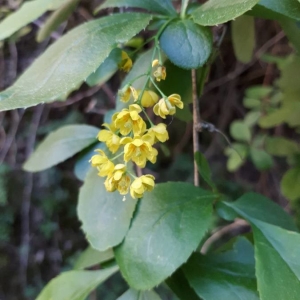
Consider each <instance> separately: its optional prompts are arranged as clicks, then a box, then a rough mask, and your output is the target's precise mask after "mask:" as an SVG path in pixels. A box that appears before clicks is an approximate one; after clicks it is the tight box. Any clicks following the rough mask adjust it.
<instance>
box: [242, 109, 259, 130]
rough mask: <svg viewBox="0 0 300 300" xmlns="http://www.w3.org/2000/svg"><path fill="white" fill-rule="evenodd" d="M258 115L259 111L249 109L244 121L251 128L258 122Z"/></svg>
mask: <svg viewBox="0 0 300 300" xmlns="http://www.w3.org/2000/svg"><path fill="white" fill-rule="evenodd" d="M260 116H261V112H260V111H250V112H248V113H247V114H246V115H245V118H244V123H245V124H246V125H247V126H248V127H250V128H251V127H253V126H254V125H256V124H257V123H258V120H259V118H260Z"/></svg>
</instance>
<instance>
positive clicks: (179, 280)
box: [166, 268, 199, 300]
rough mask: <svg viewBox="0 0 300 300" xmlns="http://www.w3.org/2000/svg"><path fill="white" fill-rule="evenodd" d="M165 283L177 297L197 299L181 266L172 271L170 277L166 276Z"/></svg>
mask: <svg viewBox="0 0 300 300" xmlns="http://www.w3.org/2000/svg"><path fill="white" fill-rule="evenodd" d="M166 283H167V285H168V286H169V288H170V289H171V290H172V291H173V292H174V293H175V294H176V296H177V297H178V298H179V299H181V300H199V297H198V296H197V294H196V293H195V291H194V290H193V289H192V288H191V286H190V285H189V282H188V281H187V279H186V277H185V275H184V273H183V271H182V269H181V268H180V269H178V270H177V271H176V272H175V273H173V274H172V276H171V277H169V278H167V280H166ZM187 297H188V298H187Z"/></svg>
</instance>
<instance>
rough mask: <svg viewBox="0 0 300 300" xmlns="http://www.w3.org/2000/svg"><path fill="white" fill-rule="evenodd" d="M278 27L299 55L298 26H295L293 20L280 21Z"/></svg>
mask: <svg viewBox="0 0 300 300" xmlns="http://www.w3.org/2000/svg"><path fill="white" fill-rule="evenodd" d="M280 25H281V27H282V29H283V31H284V32H285V34H286V36H287V37H288V39H289V40H290V42H291V43H292V44H293V46H294V48H295V50H296V51H297V52H298V54H299V53H300V39H299V35H300V28H299V24H297V23H296V22H295V21H294V20H288V19H286V20H283V21H280Z"/></svg>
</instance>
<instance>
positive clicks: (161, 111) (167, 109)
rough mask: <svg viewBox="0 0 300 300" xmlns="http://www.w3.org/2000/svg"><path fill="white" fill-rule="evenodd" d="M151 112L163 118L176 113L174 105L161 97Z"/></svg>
mask: <svg viewBox="0 0 300 300" xmlns="http://www.w3.org/2000/svg"><path fill="white" fill-rule="evenodd" d="M153 112H154V113H155V114H156V115H157V116H160V117H161V118H163V119H165V118H166V116H168V115H174V114H175V113H176V107H174V106H173V105H171V103H170V102H169V101H168V99H165V98H161V99H160V100H159V101H158V103H156V104H155V105H154V107H153Z"/></svg>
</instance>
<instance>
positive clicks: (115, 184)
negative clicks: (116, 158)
mask: <svg viewBox="0 0 300 300" xmlns="http://www.w3.org/2000/svg"><path fill="white" fill-rule="evenodd" d="M130 182H131V180H130V177H129V176H128V175H127V174H126V166H125V165H124V164H118V165H116V166H115V168H114V171H113V174H112V175H111V176H109V177H107V178H106V180H105V182H104V185H105V188H106V190H107V191H108V192H114V191H115V190H118V191H119V193H120V194H121V195H126V194H127V193H128V190H129V186H130Z"/></svg>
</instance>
